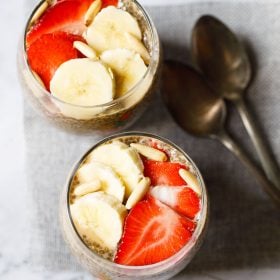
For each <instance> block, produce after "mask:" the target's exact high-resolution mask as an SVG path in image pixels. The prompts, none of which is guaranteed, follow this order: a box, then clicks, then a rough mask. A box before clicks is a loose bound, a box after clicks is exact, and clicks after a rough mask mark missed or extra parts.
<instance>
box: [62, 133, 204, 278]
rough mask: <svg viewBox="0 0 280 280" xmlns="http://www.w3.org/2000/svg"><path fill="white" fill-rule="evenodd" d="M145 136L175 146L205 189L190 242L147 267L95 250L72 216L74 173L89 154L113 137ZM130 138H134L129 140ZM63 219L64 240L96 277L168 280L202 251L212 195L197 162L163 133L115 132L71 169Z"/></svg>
mask: <svg viewBox="0 0 280 280" xmlns="http://www.w3.org/2000/svg"><path fill="white" fill-rule="evenodd" d="M135 137H136V138H137V139H139V138H140V139H144V141H146V140H147V141H149V140H156V141H158V142H160V143H162V144H163V145H165V147H166V146H167V147H171V149H173V151H174V150H176V153H178V155H179V156H180V159H182V160H183V161H184V162H185V163H186V164H187V165H188V166H189V168H190V170H192V171H193V172H194V174H195V175H196V177H197V179H198V181H199V183H200V187H201V190H202V192H201V193H202V194H201V210H200V212H199V214H198V217H197V227H196V229H195V231H194V233H193V235H192V237H191V239H190V240H189V242H188V243H187V244H186V245H185V246H184V247H183V248H182V249H181V250H180V251H179V252H178V253H176V254H175V255H173V256H172V257H170V258H168V259H166V260H164V261H161V262H159V263H156V264H152V265H145V266H125V265H119V264H116V263H114V262H111V261H109V260H106V259H104V258H102V257H100V256H99V255H97V254H95V253H94V252H93V251H91V250H90V249H89V248H88V247H87V246H86V244H85V243H84V242H83V240H82V238H81V237H80V236H79V234H78V233H77V231H76V229H75V226H74V223H73V221H72V218H71V213H70V192H71V191H70V189H71V185H72V182H73V179H74V175H75V173H76V171H77V169H78V168H79V166H80V165H81V163H83V162H84V160H85V159H86V157H87V155H88V154H89V153H90V152H91V151H92V150H94V149H95V148H96V147H98V146H99V145H101V144H104V143H106V142H108V141H111V140H118V139H127V138H128V139H132V141H133V139H134V138H135ZM129 141H130V140H129ZM60 221H61V227H62V232H63V236H64V239H65V241H66V243H67V244H68V246H69V247H70V249H71V251H72V253H73V255H74V256H75V257H76V258H77V260H78V261H79V262H80V263H81V264H82V265H83V266H84V267H85V268H86V269H87V270H88V271H89V272H90V273H91V274H92V275H93V276H95V277H97V278H98V279H101V280H113V279H124V280H132V279H133V280H140V279H141V280H142V279H155V280H156V279H158V280H165V279H170V278H171V277H172V276H174V275H176V274H177V273H179V272H180V271H181V270H183V269H184V267H185V266H186V265H187V264H188V263H189V262H190V261H191V259H192V258H193V256H194V255H195V254H196V252H197V251H198V250H199V248H200V245H201V243H202V241H203V238H204V235H205V232H206V227H207V221H208V196H207V191H206V187H205V184H204V181H203V178H202V176H201V174H200V172H199V170H198V168H197V167H196V165H195V163H194V162H193V161H192V160H191V158H190V157H189V156H188V155H187V154H186V153H185V152H184V151H183V150H182V149H180V148H179V147H178V146H176V145H175V144H174V143H172V142H170V141H168V140H166V139H163V138H161V137H159V136H156V135H152V134H146V133H139V132H130V133H121V134H118V135H114V136H111V137H108V138H105V139H104V140H102V141H100V142H99V143H97V144H96V145H95V146H93V147H92V148H91V149H90V150H89V151H88V152H86V153H85V155H83V156H82V158H81V159H80V160H79V161H78V162H77V163H76V164H75V165H74V167H73V169H72V171H71V172H70V175H69V178H68V179H67V181H66V185H65V187H64V190H63V192H62V196H61V201H60Z"/></svg>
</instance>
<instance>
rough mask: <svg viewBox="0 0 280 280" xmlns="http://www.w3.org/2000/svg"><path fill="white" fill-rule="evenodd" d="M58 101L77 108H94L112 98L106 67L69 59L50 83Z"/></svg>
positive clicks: (109, 75) (111, 87)
mask: <svg viewBox="0 0 280 280" xmlns="http://www.w3.org/2000/svg"><path fill="white" fill-rule="evenodd" d="M50 90H51V93H52V94H53V95H54V96H55V97H57V98H58V99H60V100H62V101H64V102H67V103H70V104H73V105H79V106H94V105H101V104H104V103H107V102H110V101H112V100H113V98H114V80H113V77H112V74H111V72H110V71H109V70H108V68H107V67H106V66H104V65H103V64H102V63H100V62H98V61H93V60H91V59H88V58H80V59H71V60H68V61H66V62H64V63H63V64H61V65H60V66H59V68H58V69H57V70H56V72H55V74H54V76H53V78H52V80H51V83H50Z"/></svg>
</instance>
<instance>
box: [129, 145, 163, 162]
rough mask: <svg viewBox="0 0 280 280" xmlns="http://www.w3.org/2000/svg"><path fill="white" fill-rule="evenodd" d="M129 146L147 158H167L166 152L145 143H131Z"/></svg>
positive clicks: (161, 159)
mask: <svg viewBox="0 0 280 280" xmlns="http://www.w3.org/2000/svg"><path fill="white" fill-rule="evenodd" d="M130 146H131V147H133V148H134V149H136V150H137V151H138V153H140V154H141V155H143V156H145V157H147V158H149V159H152V160H156V161H166V160H167V156H166V154H165V153H164V152H162V151H159V150H158V149H155V148H152V147H149V146H147V145H143V144H138V143H131V144H130Z"/></svg>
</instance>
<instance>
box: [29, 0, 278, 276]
mask: <svg viewBox="0 0 280 280" xmlns="http://www.w3.org/2000/svg"><path fill="white" fill-rule="evenodd" d="M31 2H32V1H27V0H26V3H27V5H26V6H27V7H28V8H29V7H30V6H31ZM33 3H34V1H33ZM148 12H149V13H150V15H151V16H152V18H153V20H154V22H155V25H156V27H157V30H158V32H159V35H160V38H161V41H162V43H163V46H164V54H165V58H169V59H170V58H172V59H176V60H179V61H181V62H186V63H190V53H189V47H190V35H191V29H192V27H193V25H194V23H195V21H196V20H197V19H198V18H199V17H200V16H201V15H203V14H212V15H215V16H217V17H218V18H220V19H221V20H222V21H224V22H225V23H226V24H227V25H228V26H229V27H230V28H231V29H232V30H233V31H235V32H236V33H237V34H238V36H239V37H240V38H241V40H242V41H243V42H244V43H245V45H246V47H247V49H248V51H249V54H250V57H251V60H252V66H253V71H254V79H253V81H252V83H251V86H250V88H249V89H248V103H249V104H250V105H251V108H252V111H253V113H254V114H255V116H256V118H255V120H256V122H257V123H258V124H259V126H260V127H261V129H262V131H263V134H264V137H266V139H267V140H268V141H267V142H268V144H269V145H271V147H272V148H273V150H274V154H275V155H276V157H277V159H278V162H279V160H280V148H279V147H280V122H279V118H280V110H279V109H280V108H279V106H280V105H279V104H280V94H279V89H280V79H279V75H280V47H279V46H280V32H279V30H280V4H277V3H265V1H263V2H262V3H254V2H253V3H252V2H244V1H235V2H233V1H232V2H229V3H227V2H216V1H215V2H209V3H199V2H193V3H189V4H185V5H179V6H167V7H166V6H165V7H148ZM190 106H191V104H190ZM187 109H188V108H186V110H187ZM227 126H228V130H229V131H230V132H231V134H232V135H233V136H234V137H235V139H236V140H237V141H238V142H239V143H240V144H241V145H242V146H243V147H244V148H246V150H247V151H249V152H250V153H251V155H252V157H254V158H255V152H254V151H253V150H252V144H251V143H250V142H249V139H248V135H247V134H246V132H245V130H244V128H243V126H242V124H241V120H240V118H239V116H238V115H237V112H236V111H235V109H234V108H232V107H231V106H229V118H228V121H227ZM24 127H25V145H26V174H27V185H28V194H29V195H28V197H29V199H28V201H27V207H29V208H30V209H32V211H29V212H30V217H29V218H30V224H29V225H28V226H29V228H30V244H29V245H30V246H29V248H30V250H29V251H30V262H31V263H32V266H33V267H36V268H37V269H38V268H41V269H43V270H45V271H49V272H51V271H56V272H58V273H59V272H63V271H67V272H70V271H73V272H77V273H79V272H81V274H79V275H86V274H85V273H84V272H83V270H82V268H81V267H80V266H79V265H78V264H77V263H76V261H75V260H74V258H73V257H72V256H71V254H70V253H69V250H68V248H67V247H66V245H65V244H64V241H63V240H62V237H61V233H60V227H59V222H58V205H59V197H60V193H61V190H62V187H63V185H64V183H65V180H66V177H67V175H68V172H69V170H70V168H71V167H72V165H73V163H74V162H75V161H76V160H78V159H79V158H80V157H81V155H82V154H83V153H84V152H85V151H86V150H87V149H88V148H90V147H91V146H92V145H94V144H95V143H96V142H97V141H98V140H100V137H98V136H96V135H95V134H94V133H92V135H90V136H84V135H72V134H69V133H66V132H63V131H60V130H58V129H56V128H54V127H52V126H51V125H50V124H49V123H47V122H46V121H45V120H44V119H43V118H41V117H40V116H39V115H37V114H36V113H35V112H34V111H33V109H32V108H31V107H30V106H29V104H27V103H25V104H24ZM129 130H138V131H145V132H152V133H155V134H158V135H161V136H164V137H167V138H169V139H170V140H172V141H174V142H175V143H176V144H178V145H179V146H180V147H182V148H183V149H184V150H185V151H186V152H187V153H188V154H189V155H190V156H191V157H192V158H193V160H194V161H195V162H196V163H197V165H198V167H199V168H200V170H201V172H202V174H203V176H204V178H205V181H206V185H207V188H208V191H209V197H210V224H209V230H208V234H207V236H206V239H205V242H204V244H203V246H202V248H201V250H200V251H199V252H198V254H197V255H196V257H195V258H194V259H193V261H192V262H191V264H190V265H189V266H188V267H187V268H186V269H185V270H184V271H183V272H182V273H181V274H180V275H179V276H176V277H175V278H174V279H183V278H182V277H183V276H185V275H198V274H201V273H204V274H205V273H210V272H213V271H217V270H219V271H221V270H240V269H241V270H243V269H244V270H246V269H252V268H264V269H266V268H279V266H280V241H279V240H280V215H279V209H277V208H276V207H274V205H273V204H272V202H271V201H270V199H268V198H267V196H266V195H265V194H264V193H263V191H262V190H261V187H260V185H259V184H258V182H256V181H255V179H254V178H253V177H252V176H251V174H249V173H248V171H247V170H246V168H244V167H243V166H242V165H241V163H240V162H239V161H238V160H237V159H236V158H235V157H234V156H233V155H232V154H230V152H228V151H227V150H226V149H225V148H224V147H222V146H221V144H219V143H217V142H214V141H213V140H209V139H199V138H195V137H192V136H190V135H188V134H186V133H185V132H184V131H182V130H181V129H180V128H179V127H178V126H177V125H176V124H175V123H174V121H173V120H172V118H171V116H170V115H169V113H168V111H167V110H166V108H165V106H164V104H163V103H162V101H161V98H160V95H159V94H158V95H157V96H156V97H155V98H154V100H153V102H152V104H151V105H150V106H149V108H148V109H147V111H146V112H145V113H144V115H143V116H142V117H141V119H140V120H139V121H138V122H137V124H135V125H134V126H133V127H131V128H130V129H129ZM75 279H76V278H75ZM77 279H85V278H77Z"/></svg>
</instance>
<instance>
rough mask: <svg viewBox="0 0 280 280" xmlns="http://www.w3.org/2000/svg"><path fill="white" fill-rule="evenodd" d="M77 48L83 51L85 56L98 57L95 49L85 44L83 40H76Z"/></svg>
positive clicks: (74, 44) (75, 45)
mask: <svg viewBox="0 0 280 280" xmlns="http://www.w3.org/2000/svg"><path fill="white" fill-rule="evenodd" d="M73 46H74V48H75V49H77V50H78V51H79V52H81V53H82V54H83V55H84V56H86V57H87V58H90V59H97V54H96V52H95V50H94V49H92V48H91V47H90V46H89V45H87V44H85V43H84V42H81V41H75V42H74V43H73Z"/></svg>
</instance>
